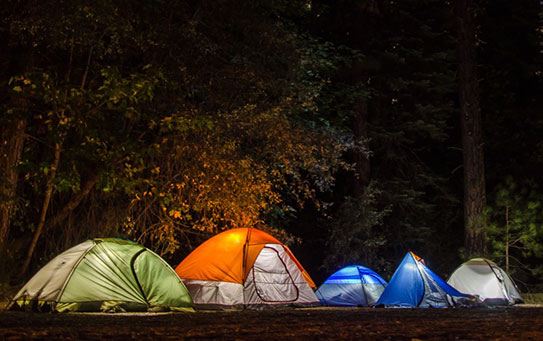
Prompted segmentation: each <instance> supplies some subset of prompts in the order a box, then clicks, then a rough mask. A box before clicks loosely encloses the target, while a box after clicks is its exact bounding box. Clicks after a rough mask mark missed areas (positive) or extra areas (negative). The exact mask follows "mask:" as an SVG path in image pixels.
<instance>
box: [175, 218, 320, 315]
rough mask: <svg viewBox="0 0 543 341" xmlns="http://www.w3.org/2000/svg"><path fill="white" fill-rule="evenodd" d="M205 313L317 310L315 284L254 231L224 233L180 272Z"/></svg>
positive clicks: (271, 241)
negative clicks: (276, 308)
mask: <svg viewBox="0 0 543 341" xmlns="http://www.w3.org/2000/svg"><path fill="white" fill-rule="evenodd" d="M175 271H176V272H177V274H178V275H179V277H180V278H181V279H182V280H183V282H184V283H185V285H186V287H187V289H188V290H189V292H190V294H191V296H192V299H193V300H194V304H195V306H196V307H197V308H203V309H221V308H223V309H232V308H251V307H270V306H284V305H295V306H307V305H317V304H318V302H319V300H318V299H317V297H316V296H315V294H314V293H313V290H312V289H311V288H314V287H315V284H314V283H313V281H312V280H311V277H309V275H308V273H307V272H306V271H305V270H304V268H303V267H302V265H301V264H300V263H299V262H298V260H297V259H296V258H295V257H294V255H293V254H292V252H291V251H290V250H289V249H288V247H286V246H285V245H283V244H282V243H281V242H280V241H278V240H277V239H275V238H274V237H272V236H270V235H269V234H267V233H265V232H263V231H260V230H257V229H253V228H236V229H231V230H228V231H225V232H222V233H220V234H218V235H216V236H214V237H212V238H210V239H209V240H207V241H206V242H204V243H203V244H202V245H200V246H199V247H198V248H196V249H195V250H194V251H193V252H192V253H191V254H189V255H188V256H187V257H186V258H185V259H184V260H183V261H182V262H181V263H180V264H179V265H178V266H177V268H176V269H175Z"/></svg>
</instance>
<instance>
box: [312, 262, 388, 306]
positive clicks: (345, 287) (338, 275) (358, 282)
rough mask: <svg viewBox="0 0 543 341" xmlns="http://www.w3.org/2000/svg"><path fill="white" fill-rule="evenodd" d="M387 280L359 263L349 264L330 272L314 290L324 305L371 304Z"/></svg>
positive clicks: (378, 295)
mask: <svg viewBox="0 0 543 341" xmlns="http://www.w3.org/2000/svg"><path fill="white" fill-rule="evenodd" d="M386 285H387V282H386V281H385V280H384V279H382V278H381V276H379V275H378V274H377V273H376V272H374V271H372V270H371V269H368V268H366V267H364V266H361V265H350V266H346V267H344V268H341V269H339V270H338V271H336V272H335V273H334V274H332V275H331V276H330V277H328V279H327V280H326V281H324V283H323V284H322V285H321V286H320V287H319V289H318V290H317V291H316V292H315V294H316V295H317V297H318V298H319V300H320V301H321V303H322V304H324V305H330V306H350V307H354V306H373V305H375V302H377V300H378V299H379V297H380V296H381V294H382V293H383V291H384V290H385V287H386Z"/></svg>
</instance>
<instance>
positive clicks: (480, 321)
mask: <svg viewBox="0 0 543 341" xmlns="http://www.w3.org/2000/svg"><path fill="white" fill-rule="evenodd" d="M0 339H3V340H23V339H24V340H27V339H33V340H46V339H47V340H53V339H60V340H126V339H227V340H237V339H259V340H263V339H269V340H276V339H289V340H292V339H295V340H300V339H304V340H307V339H323V340H324V339H358V340H368V339H369V340H412V341H415V340H543V307H542V306H523V307H521V306H519V307H511V308H492V309H485V308H473V309H460V308H457V309H382V308H376V309H372V308H306V309H277V310H265V311H254V310H245V311H234V312H196V313H132V314H126V313H124V314H100V313H66V314H51V313H25V312H6V311H2V312H0Z"/></svg>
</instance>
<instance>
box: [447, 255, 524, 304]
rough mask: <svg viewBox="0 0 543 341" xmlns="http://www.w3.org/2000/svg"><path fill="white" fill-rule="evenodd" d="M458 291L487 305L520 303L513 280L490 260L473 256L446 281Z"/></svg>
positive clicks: (520, 299)
mask: <svg viewBox="0 0 543 341" xmlns="http://www.w3.org/2000/svg"><path fill="white" fill-rule="evenodd" d="M447 283H449V284H450V285H452V286H454V287H455V288H456V289H458V291H461V292H463V293H466V294H469V295H473V296H476V297H478V298H479V299H480V300H481V301H482V302H483V303H485V304H489V305H509V304H515V303H522V298H521V297H520V294H519V292H518V289H517V286H516V285H515V282H513V280H512V279H511V277H509V275H507V273H506V272H505V271H503V270H502V269H501V268H500V267H499V266H497V265H496V263H494V262H493V261H491V260H488V259H484V258H474V259H470V260H469V261H467V262H465V263H464V264H462V265H461V266H459V267H458V268H457V269H456V270H455V271H454V272H453V274H452V275H451V277H450V278H449V280H448V281H447Z"/></svg>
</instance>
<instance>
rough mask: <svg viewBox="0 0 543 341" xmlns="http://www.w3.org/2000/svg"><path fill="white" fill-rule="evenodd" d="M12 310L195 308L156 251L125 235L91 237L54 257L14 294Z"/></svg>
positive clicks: (112, 310)
mask: <svg viewBox="0 0 543 341" xmlns="http://www.w3.org/2000/svg"><path fill="white" fill-rule="evenodd" d="M11 309H25V310H40V311H50V310H52V311H58V312H63V311H108V312H115V311H148V310H151V311H157V310H181V311H192V310H193V304H192V300H191V298H190V295H189V293H188V291H187V289H186V288H185V286H184V284H183V282H181V280H180V279H179V277H177V274H176V273H175V272H174V270H173V269H172V268H171V267H170V266H169V265H168V264H167V263H166V262H165V261H164V260H163V259H162V258H161V257H160V256H158V255H156V254H155V253H154V252H152V251H150V250H148V249H146V248H145V247H143V246H141V245H138V244H136V243H134V242H131V241H127V240H121V239H113V238H111V239H92V240H87V241H85V242H83V243H81V244H79V245H76V246H74V247H72V248H70V249H68V250H66V251H64V252H63V253H61V254H59V255H58V256H56V257H55V258H53V259H52V260H51V261H50V262H49V263H47V264H46V265H45V266H44V267H43V268H41V269H40V271H38V272H37V273H36V274H35V275H34V276H33V277H32V278H31V279H30V280H29V281H28V282H27V283H26V284H25V285H24V286H23V288H22V289H21V290H20V291H19V292H18V293H17V295H15V297H14V298H13V300H12V303H11Z"/></svg>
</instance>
